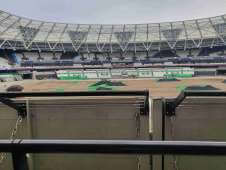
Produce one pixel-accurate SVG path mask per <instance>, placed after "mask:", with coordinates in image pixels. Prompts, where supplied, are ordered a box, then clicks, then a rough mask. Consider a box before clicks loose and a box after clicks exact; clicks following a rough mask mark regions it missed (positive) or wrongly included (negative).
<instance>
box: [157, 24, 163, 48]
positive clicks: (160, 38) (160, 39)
mask: <svg viewBox="0 0 226 170" xmlns="http://www.w3.org/2000/svg"><path fill="white" fill-rule="evenodd" d="M158 25H159V51H161V41H162V35H161V25H160V24H158Z"/></svg>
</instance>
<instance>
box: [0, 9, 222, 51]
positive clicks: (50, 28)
mask: <svg viewBox="0 0 226 170" xmlns="http://www.w3.org/2000/svg"><path fill="white" fill-rule="evenodd" d="M225 37H226V15H222V16H217V17H212V18H204V19H197V20H187V21H178V22H164V23H149V24H127V25H95V24H90V25H88V24H67V23H54V22H45V21H38V20H33V19H28V18H24V17H19V16H16V15H12V14H10V13H7V12H4V11H0V48H12V49H22V48H23V49H38V50H42V49H49V50H69V49H71V50H74V51H87V52H89V51H92V50H93V51H99V52H101V51H105V50H106V51H111V52H112V51H114V50H117V49H119V50H122V51H126V50H128V49H130V48H132V50H134V51H135V52H136V50H137V49H143V50H147V51H148V50H150V49H152V50H160V49H167V48H169V49H178V48H181V49H183V48H184V49H187V48H198V47H202V46H218V45H225V41H226V40H225ZM94 46H95V47H94ZM94 48H95V49H94Z"/></svg>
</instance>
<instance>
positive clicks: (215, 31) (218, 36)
mask: <svg viewBox="0 0 226 170" xmlns="http://www.w3.org/2000/svg"><path fill="white" fill-rule="evenodd" d="M209 22H210V24H211V26H212V27H213V29H214V31H215V32H216V34H217V36H218V37H219V38H220V39H221V41H222V42H223V43H224V44H225V41H224V39H223V37H222V36H221V35H220V34H219V32H218V31H217V30H216V28H215V27H214V25H213V22H212V20H211V18H209Z"/></svg>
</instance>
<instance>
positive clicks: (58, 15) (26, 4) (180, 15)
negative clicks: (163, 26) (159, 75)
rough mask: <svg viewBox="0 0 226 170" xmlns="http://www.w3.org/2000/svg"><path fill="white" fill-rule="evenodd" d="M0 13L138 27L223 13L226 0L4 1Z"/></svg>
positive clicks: (66, 21) (225, 8) (225, 12)
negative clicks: (142, 24) (140, 24)
mask: <svg viewBox="0 0 226 170" xmlns="http://www.w3.org/2000/svg"><path fill="white" fill-rule="evenodd" d="M0 10H3V11H7V12H10V13H12V14H16V15H19V16H24V17H28V18H32V19H38V20H45V21H54V22H62V23H75V24H139V23H158V22H167V21H181V20H189V19H195V18H205V17H212V16H218V15H223V14H226V0H4V1H3V2H1V6H0Z"/></svg>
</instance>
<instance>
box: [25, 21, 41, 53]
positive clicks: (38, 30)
mask: <svg viewBox="0 0 226 170" xmlns="http://www.w3.org/2000/svg"><path fill="white" fill-rule="evenodd" d="M43 25H44V22H41V24H40V25H39V26H38V28H37V33H36V35H35V36H34V37H33V38H32V40H31V42H30V43H29V44H28V46H26V45H25V43H24V46H25V48H26V49H28V48H29V47H30V46H31V44H32V43H33V42H34V39H35V38H36V36H37V35H38V33H39V32H40V30H41V27H42V26H43Z"/></svg>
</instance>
